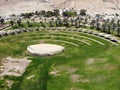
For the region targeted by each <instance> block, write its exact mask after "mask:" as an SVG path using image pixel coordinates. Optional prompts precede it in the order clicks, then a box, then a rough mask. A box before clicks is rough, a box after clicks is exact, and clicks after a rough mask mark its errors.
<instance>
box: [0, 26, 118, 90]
mask: <svg viewBox="0 0 120 90" xmlns="http://www.w3.org/2000/svg"><path fill="white" fill-rule="evenodd" d="M0 36H1V38H0V47H4V48H2V49H0V52H1V54H2V56H1V58H4V59H5V57H7V56H9V57H10V58H7V62H3V65H2V66H1V70H2V75H1V76H2V77H3V76H8V77H6V79H7V81H6V83H7V84H8V85H9V86H11V85H12V84H13V80H12V78H11V77H10V76H17V77H18V76H20V77H21V76H22V75H24V76H23V78H24V79H21V80H23V81H22V83H21V84H20V83H18V84H17V85H20V87H21V88H22V89H23V90H24V89H30V88H34V89H35V88H36V86H34V85H31V86H30V82H31V83H32V84H34V83H35V81H36V80H38V78H39V77H41V79H40V80H43V79H44V78H45V77H48V76H52V79H50V80H49V79H47V80H49V84H48V88H52V87H53V86H52V84H53V82H52V81H51V80H53V81H54V80H55V81H54V85H55V87H56V90H59V89H58V88H59V86H57V84H55V83H56V82H57V81H58V80H59V79H56V78H57V77H61V79H60V80H62V81H63V82H64V84H65V85H67V84H66V83H67V78H65V77H64V75H66V73H68V75H66V76H67V77H69V80H70V81H68V82H69V83H73V85H75V84H83V85H88V84H89V83H90V82H91V80H92V79H95V78H98V77H100V76H101V75H103V74H102V73H104V74H107V73H112V72H113V71H115V69H116V70H117V67H114V66H113V64H112V63H111V62H110V61H109V60H111V57H108V56H110V55H112V56H113V57H112V58H114V60H117V59H118V58H119V57H115V55H114V54H113V51H111V48H112V49H113V50H114V49H115V51H116V54H117V55H119V51H117V50H116V49H117V48H119V44H120V41H119V38H117V37H115V36H112V35H108V34H104V33H99V32H97V31H92V30H87V29H80V28H78V29H77V28H65V27H61V28H60V27H51V28H44V27H40V28H32V29H28V30H27V29H23V30H19V29H17V30H13V31H9V30H8V31H0ZM37 45H48V46H46V47H45V46H43V47H45V50H43V48H42V50H41V49H37V47H32V49H36V50H37V51H36V53H35V52H34V53H33V52H31V46H37ZM51 45H53V46H54V45H56V46H55V47H53V48H52V46H51ZM38 47H42V46H38ZM56 47H57V49H56ZM58 48H59V49H58ZM5 49H7V50H6V52H4V50H5ZM40 50H41V51H42V53H41V52H39V51H40ZM51 50H53V51H51ZM54 50H56V51H55V52H57V54H56V53H54ZM115 51H114V52H115ZM30 52H31V54H32V55H31V54H30ZM38 52H39V54H38ZM48 52H50V53H51V52H52V54H48ZM54 54H55V55H54ZM50 55H52V56H50ZM18 56H19V58H21V59H17V58H16V59H15V58H14V57H18ZM26 56H27V57H28V59H29V60H28V59H27V60H26V59H22V57H26ZM41 56H42V57H41ZM43 56H44V57H43ZM46 56H49V57H46ZM11 57H13V58H11ZM11 60H13V61H12V62H11ZM31 60H32V61H31ZM83 60H84V61H83ZM8 61H10V62H11V65H14V67H11V66H10V63H8ZM5 65H6V66H5ZM41 65H42V66H41ZM82 65H85V66H84V67H82ZM23 66H24V67H23ZM27 66H28V68H27V69H26V67H27ZM22 67H23V68H22ZM5 68H8V69H5ZM20 68H22V69H20ZM101 68H102V71H101V70H100V69H101ZM25 69H26V70H25ZM81 69H82V70H83V71H84V74H86V75H87V74H88V75H90V77H88V76H84V74H82V73H80V74H77V73H76V72H82V70H81ZM6 70H7V71H6ZM39 70H40V75H39V74H38V72H39ZM46 70H49V71H47V73H48V74H46V73H44V71H46ZM97 71H98V72H99V75H97V76H96V77H95V78H93V77H92V75H95V73H97ZM90 72H94V73H91V74H90ZM23 73H24V74H23ZM115 73H116V72H115ZM9 75H10V76H9ZM46 75H47V76H46ZM42 78H43V79H42ZM104 78H106V79H105V80H108V79H110V77H107V76H104ZM63 79H65V81H64V80H63ZM21 80H19V81H21ZM56 80H57V81H56ZM15 81H16V80H15ZM41 82H43V81H41ZM58 82H60V81H58ZM94 82H98V81H96V80H95V81H94ZM101 82H102V83H103V81H101ZM113 82H116V81H113ZM25 83H27V84H25ZM46 83H47V81H46V80H45V82H43V84H44V85H46ZM37 84H39V83H37ZM59 84H62V83H61V82H60V83H59ZM13 85H14V84H13ZM27 85H29V87H28V86H27ZM44 85H43V86H40V88H46V86H44ZM62 85H63V84H62ZM96 85H97V87H99V84H96ZM63 87H66V86H64V85H63ZM63 87H62V88H63ZM67 87H68V88H69V89H67V90H72V88H73V89H76V88H77V89H82V88H85V87H86V86H85V87H82V86H81V87H79V86H76V87H71V86H69V85H68V86H67ZM13 88H16V89H18V88H19V87H18V86H12V89H13ZM37 88H39V87H37ZM92 88H95V87H94V86H92V87H90V89H91V90H92ZM41 90H42V89H41ZM50 90H51V89H50ZM52 90H53V88H52ZM63 90H64V89H63ZM103 90H104V89H103Z"/></svg>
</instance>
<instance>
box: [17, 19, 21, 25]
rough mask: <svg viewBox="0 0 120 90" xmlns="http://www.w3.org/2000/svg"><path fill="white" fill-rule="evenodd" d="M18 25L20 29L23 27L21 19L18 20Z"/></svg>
mask: <svg viewBox="0 0 120 90" xmlns="http://www.w3.org/2000/svg"><path fill="white" fill-rule="evenodd" d="M17 24H18V26H19V27H20V26H21V19H19V20H17Z"/></svg>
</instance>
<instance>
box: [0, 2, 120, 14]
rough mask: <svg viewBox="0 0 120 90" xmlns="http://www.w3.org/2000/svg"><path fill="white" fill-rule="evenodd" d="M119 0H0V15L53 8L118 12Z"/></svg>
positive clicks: (91, 11)
mask: <svg viewBox="0 0 120 90" xmlns="http://www.w3.org/2000/svg"><path fill="white" fill-rule="evenodd" d="M119 3H120V0H0V15H9V14H13V13H15V14H19V13H22V12H31V11H35V10H42V9H44V10H52V9H53V8H60V9H62V8H66V9H72V8H73V9H75V10H77V11H79V10H80V9H87V11H88V12H90V13H108V14H110V13H119V12H120V10H118V8H119V6H120V4H119Z"/></svg>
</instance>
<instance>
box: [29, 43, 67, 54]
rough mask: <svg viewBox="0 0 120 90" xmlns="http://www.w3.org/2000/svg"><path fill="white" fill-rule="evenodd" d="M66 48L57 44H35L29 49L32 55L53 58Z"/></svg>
mask: <svg viewBox="0 0 120 90" xmlns="http://www.w3.org/2000/svg"><path fill="white" fill-rule="evenodd" d="M64 49H65V48H64V47H63V46H60V45H55V44H35V45H30V46H28V47H27V51H28V52H29V53H30V54H33V55H38V56H51V55H55V54H58V53H60V52H62V51H63V50H64Z"/></svg>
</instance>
